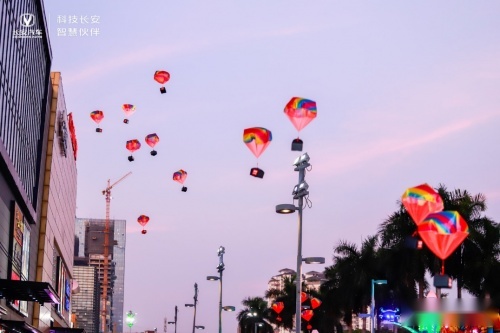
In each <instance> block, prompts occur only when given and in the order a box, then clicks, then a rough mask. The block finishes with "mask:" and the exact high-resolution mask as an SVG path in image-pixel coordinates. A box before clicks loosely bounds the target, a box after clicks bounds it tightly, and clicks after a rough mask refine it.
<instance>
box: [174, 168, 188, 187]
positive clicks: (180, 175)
mask: <svg viewBox="0 0 500 333" xmlns="http://www.w3.org/2000/svg"><path fill="white" fill-rule="evenodd" d="M187 176H188V174H187V172H186V171H184V170H182V169H180V170H179V171H176V172H174V175H173V177H172V179H173V180H175V181H176V182H178V183H181V184H182V185H184V181H185V180H186V178H187ZM181 191H182V192H186V191H187V187H186V186H182V189H181Z"/></svg>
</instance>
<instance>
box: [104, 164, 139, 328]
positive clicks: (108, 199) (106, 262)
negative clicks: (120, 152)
mask: <svg viewBox="0 0 500 333" xmlns="http://www.w3.org/2000/svg"><path fill="white" fill-rule="evenodd" d="M131 174H132V172H129V173H127V174H126V175H124V176H123V177H122V178H120V179H118V180H117V181H116V182H114V183H113V184H111V181H110V180H109V179H108V186H107V187H106V189H105V190H103V191H102V194H103V195H104V196H105V197H106V220H105V224H104V273H103V284H102V299H103V305H102V309H101V331H102V332H104V333H107V332H109V325H107V311H108V309H107V303H108V274H109V268H108V265H109V258H108V257H109V206H110V202H111V189H112V188H113V187H114V186H116V185H117V184H118V183H120V182H121V181H122V180H124V179H125V178H127V177H128V176H130V175H131ZM110 184H111V185H110Z"/></svg>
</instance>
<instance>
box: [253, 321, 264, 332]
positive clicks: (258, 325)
mask: <svg viewBox="0 0 500 333" xmlns="http://www.w3.org/2000/svg"><path fill="white" fill-rule="evenodd" d="M261 326H264V323H262V322H260V321H259V322H256V323H255V324H254V327H255V333H257V327H261Z"/></svg>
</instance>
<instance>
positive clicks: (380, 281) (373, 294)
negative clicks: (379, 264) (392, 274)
mask: <svg viewBox="0 0 500 333" xmlns="http://www.w3.org/2000/svg"><path fill="white" fill-rule="evenodd" d="M376 284H387V280H374V279H372V303H371V309H370V310H371V311H370V316H371V319H372V327H371V333H374V332H375V285H376Z"/></svg>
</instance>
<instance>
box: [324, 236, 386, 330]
mask: <svg viewBox="0 0 500 333" xmlns="http://www.w3.org/2000/svg"><path fill="white" fill-rule="evenodd" d="M377 250H378V238H377V236H376V235H375V236H370V237H368V238H366V239H365V240H363V242H362V244H361V248H360V249H359V250H358V248H357V246H356V244H354V243H349V242H347V241H340V243H339V245H338V246H337V247H335V249H334V256H333V265H332V266H330V267H327V269H326V270H325V275H326V277H327V278H328V280H329V282H327V286H328V284H329V287H326V286H325V288H326V289H328V288H329V289H330V290H335V291H336V293H337V294H336V295H335V297H337V298H338V302H339V305H340V307H341V309H342V314H343V320H344V322H345V323H346V324H347V325H348V326H349V331H352V315H353V313H363V312H365V311H366V308H367V306H368V305H370V300H371V279H373V278H377V279H379V278H384V277H385V273H384V272H383V271H382V269H381V267H380V259H379V255H378V252H377Z"/></svg>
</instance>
